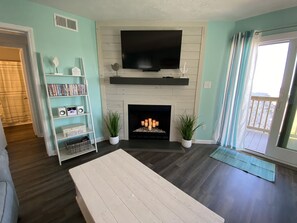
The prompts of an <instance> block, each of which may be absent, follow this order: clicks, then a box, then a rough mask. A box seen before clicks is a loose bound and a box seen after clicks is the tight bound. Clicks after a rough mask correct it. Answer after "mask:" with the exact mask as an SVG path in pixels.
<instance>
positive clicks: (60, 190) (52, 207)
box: [7, 129, 297, 223]
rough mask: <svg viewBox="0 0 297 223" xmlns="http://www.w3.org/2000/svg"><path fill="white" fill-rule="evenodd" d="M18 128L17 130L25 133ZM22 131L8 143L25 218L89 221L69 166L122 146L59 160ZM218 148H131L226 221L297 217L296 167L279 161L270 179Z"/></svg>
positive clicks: (276, 221) (256, 222)
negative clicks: (221, 156)
mask: <svg viewBox="0 0 297 223" xmlns="http://www.w3.org/2000/svg"><path fill="white" fill-rule="evenodd" d="M17 131H18V130H17V129H15V130H14V131H13V132H14V134H16V135H19V133H17ZM21 131H22V134H21V135H23V137H24V139H22V140H17V141H15V142H14V141H13V140H10V141H9V143H8V148H7V149H8V152H9V156H10V167H11V172H12V176H13V179H14V182H15V186H16V190H17V194H18V197H19V200H20V217H21V220H20V223H31V222H32V223H35V222H36V223H41V222H42V223H44V222H67V223H68V222H69V223H70V222H71V223H76V222H84V219H83V216H82V215H81V213H80V210H79V208H78V205H77V203H76V201H75V190H74V184H73V182H72V180H71V178H70V175H69V173H68V170H69V169H70V168H72V167H74V166H77V165H79V164H82V163H85V162H87V161H89V160H92V159H95V158H97V157H99V156H101V155H103V154H106V153H107V152H109V151H111V150H113V149H116V148H117V147H114V146H110V145H109V144H108V143H107V142H102V143H99V144H98V146H99V150H100V152H99V153H95V152H94V153H90V154H87V155H84V156H82V157H78V158H76V159H73V160H69V161H67V162H65V163H64V164H63V165H62V166H59V164H58V160H57V157H48V156H47V154H46V151H45V146H44V142H43V139H39V138H36V137H34V136H32V134H30V131H24V129H22V130H21ZM27 133H28V134H27ZM26 134H27V137H25V136H24V135H26ZM216 148H217V146H216V145H198V144H196V145H194V146H193V147H192V148H191V149H190V150H186V152H185V153H169V152H166V153H160V152H143V151H141V152H137V151H132V152H131V151H130V152H129V153H130V154H131V155H133V156H134V157H135V158H136V159H138V160H140V161H141V162H142V163H144V164H145V165H147V166H148V167H149V168H151V169H152V170H154V171H155V172H157V173H158V174H160V175H161V176H163V177H164V178H166V179H167V180H168V181H170V182H172V183H173V184H174V185H176V186H177V187H179V188H180V189H182V190H183V191H184V192H186V193H188V194H189V195H191V196H192V197H193V198H195V199H196V200H198V201H199V202H201V203H202V204H204V205H205V206H206V207H208V208H210V209H211V210H213V211H215V212H216V213H218V214H219V215H221V216H222V217H223V218H225V222H226V223H245V222H246V223H249V222H250V223H266V222H267V223H282V222H286V223H290V222H297V211H296V210H297V172H296V171H295V170H292V169H288V168H286V167H283V166H280V165H277V171H276V182H275V183H270V182H268V181H265V180H263V179H260V178H258V177H255V176H253V175H250V174H247V173H245V172H243V171H241V170H238V169H236V168H233V167H231V166H228V165H226V164H224V163H221V162H219V161H216V160H214V159H212V158H210V157H209V155H210V154H211V153H212V152H213V151H214V150H215V149H216Z"/></svg>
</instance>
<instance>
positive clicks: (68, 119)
mask: <svg viewBox="0 0 297 223" xmlns="http://www.w3.org/2000/svg"><path fill="white" fill-rule="evenodd" d="M40 61H41V63H42V64H41V65H42V71H43V76H44V82H45V87H46V94H47V107H48V111H49V116H50V127H51V132H52V135H53V139H54V145H55V149H56V151H57V155H58V159H59V164H60V165H62V162H64V161H66V160H69V159H72V158H75V157H78V156H81V155H84V154H87V153H89V152H93V151H96V152H98V148H97V144H96V135H95V130H94V121H93V115H92V109H91V104H90V98H89V89H88V82H87V78H86V74H85V69H84V63H83V59H82V58H80V66H81V67H80V69H81V73H82V75H81V76H72V75H55V74H46V73H45V72H44V65H43V60H42V58H41V59H40ZM65 80H69V83H66V84H65ZM66 82H67V81H66ZM58 85H80V86H83V87H84V89H85V90H86V93H84V94H75V95H67V96H65V95H52V93H53V88H52V87H53V86H54V87H57V88H58V89H59V90H61V88H59V86H58ZM49 88H51V89H50V90H49ZM63 90H64V89H63ZM71 91H72V92H71ZM69 92H70V94H72V93H73V94H74V91H73V89H72V88H69V89H67V94H68V93H69ZM59 98H63V102H60V103H62V104H61V105H60V106H59V107H67V105H68V106H69V107H71V106H81V105H82V106H83V107H84V112H83V113H80V114H76V115H69V116H67V115H66V116H59V115H58V114H53V113H54V112H53V111H54V110H55V109H57V104H59ZM73 98H79V101H80V103H79V104H77V105H73V104H72V103H73V100H74V99H73ZM65 103H66V104H67V105H66V106H65ZM54 105H55V106H54ZM76 118H77V119H79V123H81V124H83V125H86V131H84V132H81V133H78V134H75V135H71V136H65V135H64V134H63V132H62V130H61V127H63V126H67V125H68V124H73V123H74V122H75V121H74V120H76ZM59 122H63V124H62V125H61V124H60V125H59ZM64 123H68V124H64ZM84 136H88V138H89V140H90V144H89V145H87V147H86V146H84V147H83V150H82V151H78V152H75V153H73V152H70V150H67V149H66V147H65V145H66V143H67V142H70V140H79V139H81V138H83V137H84ZM77 145H79V144H77Z"/></svg>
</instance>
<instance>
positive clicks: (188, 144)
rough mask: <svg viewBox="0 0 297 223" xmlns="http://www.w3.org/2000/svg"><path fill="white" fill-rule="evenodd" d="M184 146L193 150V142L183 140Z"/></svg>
mask: <svg viewBox="0 0 297 223" xmlns="http://www.w3.org/2000/svg"><path fill="white" fill-rule="evenodd" d="M182 146H183V147H185V148H191V146H192V140H185V139H182Z"/></svg>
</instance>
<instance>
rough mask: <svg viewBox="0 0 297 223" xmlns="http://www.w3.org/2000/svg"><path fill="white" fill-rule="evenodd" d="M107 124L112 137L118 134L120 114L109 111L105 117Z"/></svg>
mask: <svg viewBox="0 0 297 223" xmlns="http://www.w3.org/2000/svg"><path fill="white" fill-rule="evenodd" d="M105 124H106V127H107V129H108V132H109V134H110V136H111V137H116V136H118V135H119V131H120V114H119V113H117V112H109V113H108V114H107V116H106V118H105Z"/></svg>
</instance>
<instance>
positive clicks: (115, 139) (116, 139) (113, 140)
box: [109, 136, 120, 145]
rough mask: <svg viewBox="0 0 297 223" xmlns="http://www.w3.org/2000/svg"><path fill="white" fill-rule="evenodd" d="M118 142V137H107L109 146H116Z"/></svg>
mask: <svg viewBox="0 0 297 223" xmlns="http://www.w3.org/2000/svg"><path fill="white" fill-rule="evenodd" d="M119 141H120V137H119V136H115V137H109V143H110V144H111V145H116V144H118V143H119Z"/></svg>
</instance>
